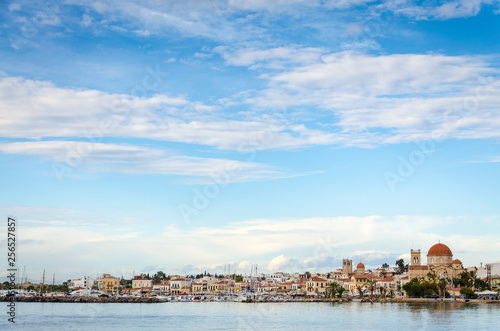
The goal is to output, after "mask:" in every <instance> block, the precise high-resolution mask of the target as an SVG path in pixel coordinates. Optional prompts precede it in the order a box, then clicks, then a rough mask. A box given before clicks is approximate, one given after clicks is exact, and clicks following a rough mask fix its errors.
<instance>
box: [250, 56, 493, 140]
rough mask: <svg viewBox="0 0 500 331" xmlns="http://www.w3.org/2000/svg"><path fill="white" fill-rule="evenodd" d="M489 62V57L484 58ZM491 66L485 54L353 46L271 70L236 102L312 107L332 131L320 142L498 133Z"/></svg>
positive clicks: (320, 135)
mask: <svg viewBox="0 0 500 331" xmlns="http://www.w3.org/2000/svg"><path fill="white" fill-rule="evenodd" d="M490 60H491V59H490ZM498 74H499V72H498V69H494V67H493V66H491V65H490V64H489V62H488V58H485V57H467V56H445V55H433V54H428V55H421V54H393V55H381V56H372V55H365V54H360V53H354V52H340V53H333V54H328V55H324V56H323V57H322V58H321V61H318V62H317V63H314V64H309V65H302V66H301V65H299V66H297V67H294V68H292V69H286V70H283V71H281V72H278V73H274V74H266V75H262V76H261V77H262V78H263V79H266V80H268V81H269V87H268V89H266V90H263V91H259V92H256V93H254V94H253V96H246V97H245V98H244V99H243V102H248V103H250V104H253V105H256V106H259V107H262V108H265V109H268V108H274V107H315V108H319V110H322V111H323V113H322V114H323V115H324V116H325V118H328V117H329V116H330V115H334V116H335V117H334V118H335V121H331V122H327V121H325V120H323V121H322V124H323V125H325V124H328V125H330V126H331V127H336V128H338V129H339V130H340V132H337V133H336V134H330V135H329V134H328V133H327V131H321V132H318V134H319V135H318V136H317V137H318V138H320V140H323V141H324V143H327V144H328V143H329V144H341V145H344V144H345V145H356V146H366V145H372V146H373V145H377V144H384V143H398V142H409V141H418V140H427V139H433V137H435V136H439V138H459V139H467V138H469V139H470V138H485V137H499V133H498V130H497V129H496V127H498V125H499V124H500V122H499V118H500V117H499V116H498V107H497V106H496V105H497V104H498V103H499V102H500V97H499V95H498V93H496V91H498V90H500V80H498V78H497V76H498Z"/></svg>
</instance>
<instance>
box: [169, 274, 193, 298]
mask: <svg viewBox="0 0 500 331" xmlns="http://www.w3.org/2000/svg"><path fill="white" fill-rule="evenodd" d="M191 282H192V280H191V279H189V278H175V279H171V280H170V292H171V293H172V294H183V293H186V294H190V293H191Z"/></svg>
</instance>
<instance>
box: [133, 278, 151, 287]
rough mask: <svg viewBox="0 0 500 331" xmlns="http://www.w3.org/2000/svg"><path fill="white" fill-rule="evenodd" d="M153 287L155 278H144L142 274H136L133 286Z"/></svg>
mask: <svg viewBox="0 0 500 331" xmlns="http://www.w3.org/2000/svg"><path fill="white" fill-rule="evenodd" d="M147 287H153V280H151V279H147V278H142V277H141V276H134V279H133V280H132V288H134V289H135V288H147Z"/></svg>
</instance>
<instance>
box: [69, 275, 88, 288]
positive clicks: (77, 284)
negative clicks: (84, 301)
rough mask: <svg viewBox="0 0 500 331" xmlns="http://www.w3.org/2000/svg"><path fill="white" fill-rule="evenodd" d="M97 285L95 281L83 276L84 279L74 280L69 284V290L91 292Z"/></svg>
mask: <svg viewBox="0 0 500 331" xmlns="http://www.w3.org/2000/svg"><path fill="white" fill-rule="evenodd" d="M94 284H95V279H93V278H90V277H87V276H83V277H82V278H79V279H73V280H72V281H71V282H70V283H69V284H68V289H69V290H76V289H88V290H90V289H91V288H92V286H94Z"/></svg>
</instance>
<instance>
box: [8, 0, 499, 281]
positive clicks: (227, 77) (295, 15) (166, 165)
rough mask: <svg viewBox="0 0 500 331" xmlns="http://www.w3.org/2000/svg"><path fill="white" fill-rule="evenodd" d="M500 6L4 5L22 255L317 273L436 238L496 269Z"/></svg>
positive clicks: (12, 202)
mask: <svg viewBox="0 0 500 331" xmlns="http://www.w3.org/2000/svg"><path fill="white" fill-rule="evenodd" d="M499 4H500V3H499V1H493V0H486V1H483V0H473V1H465V0H462V1H407V0H393V1H365V0H356V1H345V0H324V1H301V0H282V1H275V2H269V1H262V0H253V1H240V0H213V1H210V0H199V1H194V0H193V1H164V2H158V1H140V2H139V1H135V2H134V1H107V2H100V1H83V0H68V1H62V0H61V1H46V2H41V3H40V2H38V1H14V2H3V3H2V4H1V5H0V6H1V11H0V24H1V27H2V29H0V31H1V32H0V37H1V38H0V59H1V61H0V112H1V114H2V117H1V120H0V169H1V172H0V174H1V177H2V184H3V185H2V190H1V191H0V210H1V213H2V215H4V216H3V217H4V218H6V217H7V216H8V215H11V216H15V217H16V218H17V219H18V220H19V228H18V235H19V238H20V239H19V240H20V241H19V259H20V260H19V263H20V264H22V265H26V268H27V272H28V273H29V275H30V276H31V275H37V274H41V272H42V270H43V269H46V270H48V272H53V273H56V275H57V278H60V280H65V279H68V278H73V277H79V276H82V275H91V276H94V275H96V274H102V273H112V274H115V275H123V276H125V277H130V276H131V275H132V273H133V272H135V273H138V272H150V273H154V272H156V271H158V270H164V271H165V272H167V273H179V274H185V273H195V272H198V271H204V270H207V271H215V272H221V271H222V270H223V268H224V267H223V266H224V265H227V264H231V266H232V267H231V269H232V270H236V271H237V272H240V273H245V272H249V270H250V265H252V264H258V265H259V268H260V270H261V271H263V272H272V271H278V270H280V271H304V270H311V271H315V270H318V271H331V270H334V269H336V268H337V267H339V266H340V261H341V259H342V258H343V257H348V258H351V259H353V260H354V261H355V262H356V263H357V262H360V261H361V262H363V263H365V265H367V266H369V267H377V266H380V265H381V264H382V263H384V262H387V263H389V264H394V261H395V260H396V259H397V258H399V257H404V258H407V257H408V255H409V251H410V249H411V248H421V249H422V250H423V251H424V252H426V251H427V250H428V248H429V247H430V246H431V245H433V244H434V243H436V242H438V241H439V240H440V241H441V242H443V243H445V244H447V245H448V246H450V248H451V249H452V251H453V252H454V253H455V257H457V258H459V259H461V260H462V261H463V262H464V264H465V266H474V265H479V264H480V263H481V262H483V263H486V262H496V261H498V259H499V257H498V255H496V253H495V252H497V251H498V249H499V248H500V244H499V243H500V238H499V235H498V233H500V225H499V221H500V219H499V218H500V209H499V204H498V196H499V193H500V192H499V187H500V185H499V184H500V176H498V174H499V164H500V151H499V138H500V130H499V128H500V116H499V115H500V114H499V108H498V106H499V104H500V97H499V96H500V93H499V91H500V75H499V74H500V65H499V64H500V61H499V60H500V57H499V46H498V45H500V35H499V34H498V33H497V30H498V28H497V27H498V25H499V23H500V19H499V18H500V16H499V14H500V8H499ZM0 243H1V245H2V247H4V248H5V239H1V241H0ZM0 275H2V274H0ZM30 278H31V277H30ZM33 279H34V280H37V278H36V277H35V276H33Z"/></svg>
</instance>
